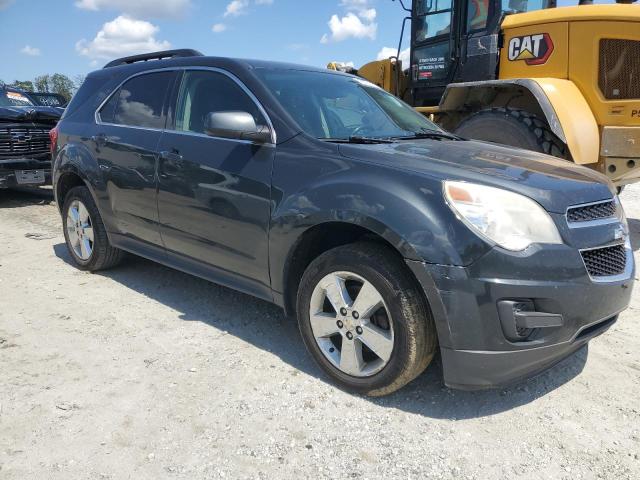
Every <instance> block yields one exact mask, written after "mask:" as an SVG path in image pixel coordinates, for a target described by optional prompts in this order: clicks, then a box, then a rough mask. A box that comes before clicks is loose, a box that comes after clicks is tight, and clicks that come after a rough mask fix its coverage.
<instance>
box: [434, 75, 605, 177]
mask: <svg viewBox="0 0 640 480" xmlns="http://www.w3.org/2000/svg"><path fill="white" fill-rule="evenodd" d="M495 107H504V108H519V109H522V110H526V111H529V112H530V113H534V114H536V115H538V116H539V117H541V118H545V119H546V121H547V123H548V124H549V127H550V129H551V131H552V132H553V133H554V134H555V135H556V136H557V137H558V138H559V139H560V140H561V141H562V142H564V143H565V144H566V145H567V148H568V150H569V152H570V154H571V158H573V159H574V162H575V163H577V164H581V165H582V164H593V163H597V162H598V160H599V156H600V131H599V128H598V124H597V122H596V119H595V117H594V115H593V112H592V111H591V108H590V107H589V105H588V104H587V101H586V100H585V98H584V96H583V95H582V93H581V92H580V90H579V89H578V87H577V86H576V85H575V84H574V83H573V82H571V81H570V80H561V79H556V78H515V79H509V80H489V81H481V82H466V83H456V84H451V85H449V86H448V87H447V89H446V91H445V93H444V95H443V96H442V99H441V100H440V106H439V109H438V110H439V116H440V118H441V119H442V124H443V126H444V127H445V128H447V129H449V130H453V129H454V128H455V127H456V126H457V125H459V124H460V123H461V122H462V121H463V120H464V119H465V118H467V117H469V116H470V115H472V114H473V113H476V112H478V111H480V110H484V109H487V108H495Z"/></svg>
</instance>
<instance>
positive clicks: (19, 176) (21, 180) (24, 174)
mask: <svg viewBox="0 0 640 480" xmlns="http://www.w3.org/2000/svg"><path fill="white" fill-rule="evenodd" d="M16 183H17V184H18V185H40V184H42V183H44V170H16Z"/></svg>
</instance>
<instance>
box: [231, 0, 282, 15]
mask: <svg viewBox="0 0 640 480" xmlns="http://www.w3.org/2000/svg"><path fill="white" fill-rule="evenodd" d="M253 3H255V5H273V0H253ZM250 5H251V2H250V1H249V0H232V1H231V2H229V3H228V4H227V8H226V9H225V11H224V17H238V16H240V15H244V14H246V13H248V10H249V6H250Z"/></svg>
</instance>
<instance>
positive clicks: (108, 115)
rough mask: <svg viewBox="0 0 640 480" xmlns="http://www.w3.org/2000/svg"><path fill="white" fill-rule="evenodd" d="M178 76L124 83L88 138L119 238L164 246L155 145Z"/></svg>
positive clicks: (159, 74)
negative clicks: (160, 220) (161, 234)
mask: <svg viewBox="0 0 640 480" xmlns="http://www.w3.org/2000/svg"><path fill="white" fill-rule="evenodd" d="M175 76H176V72H173V71H160V72H151V73H145V74H142V75H138V76H135V77H133V78H131V79H129V80H127V81H126V82H125V83H124V84H123V85H122V86H121V87H120V88H119V89H118V90H117V91H116V92H115V93H114V94H113V95H112V96H111V97H110V99H109V100H108V101H107V102H106V103H105V104H104V105H103V107H102V108H101V109H100V111H99V112H98V115H97V119H96V120H97V122H98V124H97V126H96V129H95V130H94V132H95V134H94V135H93V136H92V140H93V141H92V142H91V143H92V144H93V146H94V148H95V156H96V158H97V159H98V163H99V165H100V170H101V173H102V176H103V180H104V182H105V185H106V188H107V192H108V196H109V202H110V206H111V209H112V211H113V215H114V219H115V222H116V228H117V229H118V232H116V233H119V234H120V235H123V236H125V237H127V238H128V239H132V240H138V241H142V242H146V243H149V244H152V245H154V246H162V240H161V237H160V231H159V226H158V208H157V202H156V187H157V181H156V168H157V161H158V143H159V142H160V138H161V136H162V130H163V129H164V127H165V123H166V118H167V114H166V102H167V99H168V95H169V91H170V88H171V87H172V86H173V80H174V78H175Z"/></svg>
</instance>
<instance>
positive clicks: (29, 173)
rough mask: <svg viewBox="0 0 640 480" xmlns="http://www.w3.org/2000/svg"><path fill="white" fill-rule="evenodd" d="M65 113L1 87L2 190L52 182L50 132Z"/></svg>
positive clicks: (22, 93) (0, 145)
mask: <svg viewBox="0 0 640 480" xmlns="http://www.w3.org/2000/svg"><path fill="white" fill-rule="evenodd" d="M43 95H44V94H43ZM63 112H64V109H62V108H57V107H52V106H42V105H37V104H35V103H34V102H33V100H32V99H31V98H30V97H29V95H28V94H27V93H26V92H22V91H20V90H17V89H14V88H7V87H1V86H0V188H8V187H15V186H22V185H43V184H45V183H50V182H51V142H50V138H49V131H50V130H51V129H52V128H53V127H55V125H56V124H57V123H58V120H60V117H61V116H62V113H63Z"/></svg>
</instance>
